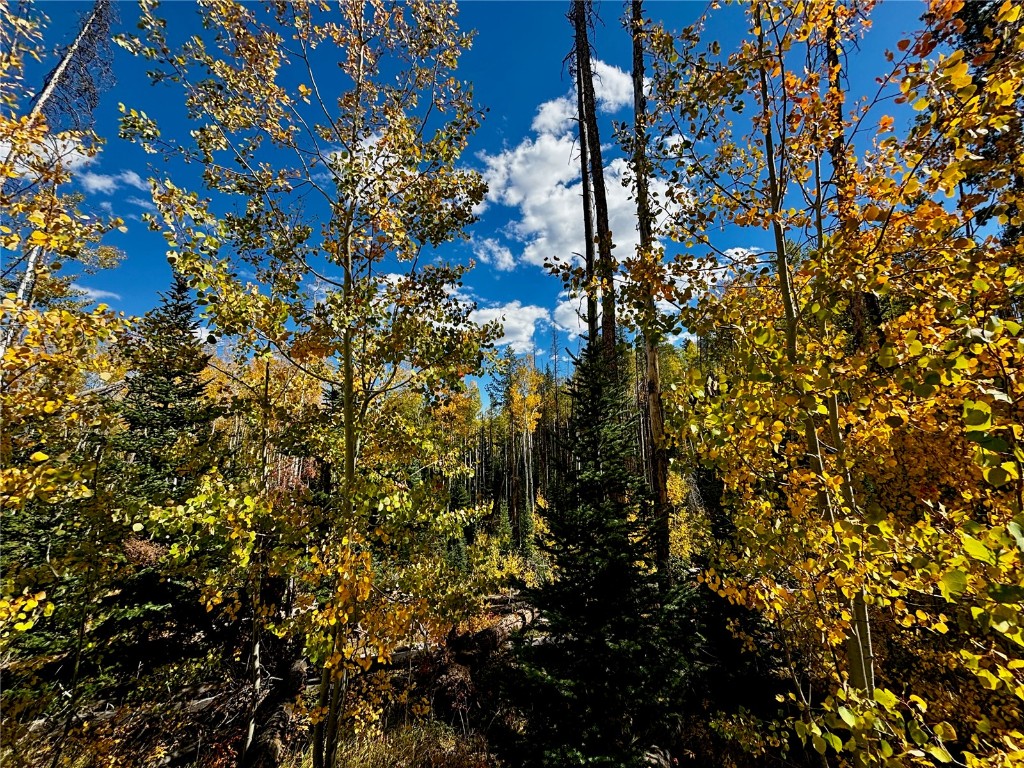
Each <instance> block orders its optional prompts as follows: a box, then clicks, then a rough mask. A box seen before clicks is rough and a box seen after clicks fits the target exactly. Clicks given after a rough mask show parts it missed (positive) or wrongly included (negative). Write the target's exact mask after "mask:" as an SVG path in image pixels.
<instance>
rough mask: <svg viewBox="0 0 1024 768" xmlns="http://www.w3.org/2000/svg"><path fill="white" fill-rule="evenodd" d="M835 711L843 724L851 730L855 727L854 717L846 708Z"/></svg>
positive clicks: (855, 719)
mask: <svg viewBox="0 0 1024 768" xmlns="http://www.w3.org/2000/svg"><path fill="white" fill-rule="evenodd" d="M836 711H837V712H838V713H839V716H840V717H841V718H843V722H844V723H846V724H847V725H848V726H850V727H851V728H853V727H854V726H856V725H857V717H856V715H854V714H853V712H851V711H850V710H848V709H847V708H846V707H839V708H838V709H837V710H836Z"/></svg>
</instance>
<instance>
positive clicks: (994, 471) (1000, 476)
mask: <svg viewBox="0 0 1024 768" xmlns="http://www.w3.org/2000/svg"><path fill="white" fill-rule="evenodd" d="M984 474H985V479H986V480H988V482H989V483H990V484H991V485H993V486H994V487H996V488H998V487H999V486H1001V485H1006V483H1007V481H1008V480H1009V479H1010V473H1009V472H1007V471H1006V470H1005V469H1003V468H1002V467H989V468H988V469H986V470H985V471H984Z"/></svg>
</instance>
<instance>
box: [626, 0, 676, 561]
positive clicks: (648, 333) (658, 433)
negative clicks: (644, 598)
mask: <svg viewBox="0 0 1024 768" xmlns="http://www.w3.org/2000/svg"><path fill="white" fill-rule="evenodd" d="M643 24H644V19H643V0H632V3H631V17H630V28H631V31H632V37H633V142H634V145H633V175H634V176H635V177H636V178H635V184H636V213H637V228H638V229H639V233H640V253H639V261H640V262H641V263H643V264H651V263H652V262H653V261H654V259H655V258H656V257H655V253H654V222H653V216H652V214H651V202H650V191H649V189H648V184H649V179H650V163H649V161H648V158H647V97H646V95H645V94H644V48H643V36H642V33H643ZM646 273H647V270H645V274H646ZM653 288H654V286H653V285H651V286H647V290H645V291H644V305H645V306H644V308H643V313H642V314H643V316H645V317H646V318H647V322H646V323H645V324H644V325H645V326H646V327H644V328H643V338H644V355H645V358H646V368H647V375H646V377H645V380H646V387H645V389H646V391H645V396H646V397H645V406H646V416H647V422H648V425H649V427H650V434H651V459H650V461H651V490H652V491H653V493H654V505H655V506H654V519H655V556H656V558H657V563H658V570H659V572H660V573H661V574H662V576H663V581H664V580H665V578H667V576H668V567H669V556H670V553H669V543H670V533H669V532H670V526H671V520H672V505H671V503H670V502H669V498H668V450H667V448H666V446H665V417H664V413H665V411H664V405H663V404H662V396H661V395H662V393H661V367H660V366H661V363H660V360H659V357H658V342H659V341H660V337H659V333H658V330H657V327H656V325H657V317H658V309H657V306H656V305H655V303H654V293H653Z"/></svg>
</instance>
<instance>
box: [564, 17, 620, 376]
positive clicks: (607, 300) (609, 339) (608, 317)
mask: <svg viewBox="0 0 1024 768" xmlns="http://www.w3.org/2000/svg"><path fill="white" fill-rule="evenodd" d="M592 14H593V3H592V1H591V0H573V3H572V12H571V17H572V21H573V25H574V28H575V31H576V76H577V80H578V81H579V82H580V83H581V85H582V92H583V109H582V113H581V115H580V120H582V121H583V123H584V124H585V126H586V130H585V132H583V133H585V135H586V142H587V153H588V155H589V160H590V177H591V182H592V184H593V187H594V190H593V191H594V214H595V224H596V227H595V228H596V230H597V276H598V277H599V278H600V281H601V342H602V347H603V349H604V352H605V355H606V357H607V359H608V360H609V362H611V363H613V364H614V363H615V327H616V323H615V282H614V278H615V271H616V270H615V261H614V258H613V256H612V248H613V244H612V233H611V229H610V227H609V224H608V196H607V193H606V188H605V182H604V161H603V159H602V157H601V133H600V131H599V130H598V128H597V109H596V102H597V99H596V97H595V95H594V72H593V66H592V61H591V51H590V38H589V33H588V27H589V21H590V17H591V15H592Z"/></svg>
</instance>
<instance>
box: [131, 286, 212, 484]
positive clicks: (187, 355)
mask: <svg viewBox="0 0 1024 768" xmlns="http://www.w3.org/2000/svg"><path fill="white" fill-rule="evenodd" d="M195 312H196V302H195V301H194V300H193V299H192V297H191V296H190V294H189V287H188V283H187V282H186V281H185V279H184V278H183V277H182V276H181V275H179V274H175V277H174V285H173V287H172V288H171V290H170V291H169V292H168V293H166V294H161V302H160V305H159V306H158V307H156V308H155V309H154V310H152V311H150V312H149V313H147V314H146V316H145V317H143V319H142V320H141V321H140V322H139V324H138V327H137V329H136V332H135V334H134V335H133V336H132V337H130V338H129V340H128V342H127V344H126V345H125V350H124V356H125V358H126V360H127V361H128V363H129V365H130V366H131V370H132V374H131V375H130V377H129V379H128V381H127V385H126V392H125V395H124V399H123V400H122V402H121V416H122V418H123V419H124V422H125V426H126V430H125V432H124V433H123V434H121V435H120V436H119V437H118V440H117V441H116V447H117V448H119V449H120V450H121V452H122V454H123V455H124V456H125V457H126V459H127V463H128V466H127V471H128V472H129V473H130V475H131V477H132V478H133V486H132V487H133V488H134V489H135V493H136V494H137V495H138V496H139V497H140V498H142V499H145V500H147V501H150V502H154V503H162V502H164V501H166V500H168V499H173V500H175V501H182V500H184V499H187V498H188V497H189V495H190V494H191V492H192V491H193V489H194V487H195V482H196V481H197V479H198V478H199V476H200V475H202V473H203V472H204V471H206V470H207V469H208V468H209V464H210V462H211V461H212V451H211V447H212V446H211V441H212V439H213V421H214V419H215V418H216V417H217V415H218V409H217V407H216V406H215V404H214V403H212V402H211V401H210V399H209V398H208V397H207V394H206V384H205V382H204V381H203V380H202V378H201V374H202V372H203V371H204V370H205V369H206V367H207V365H208V364H209V361H210V355H209V354H208V353H207V352H205V351H204V350H203V343H202V341H201V340H200V339H199V338H198V337H197V335H196V321H195Z"/></svg>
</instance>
